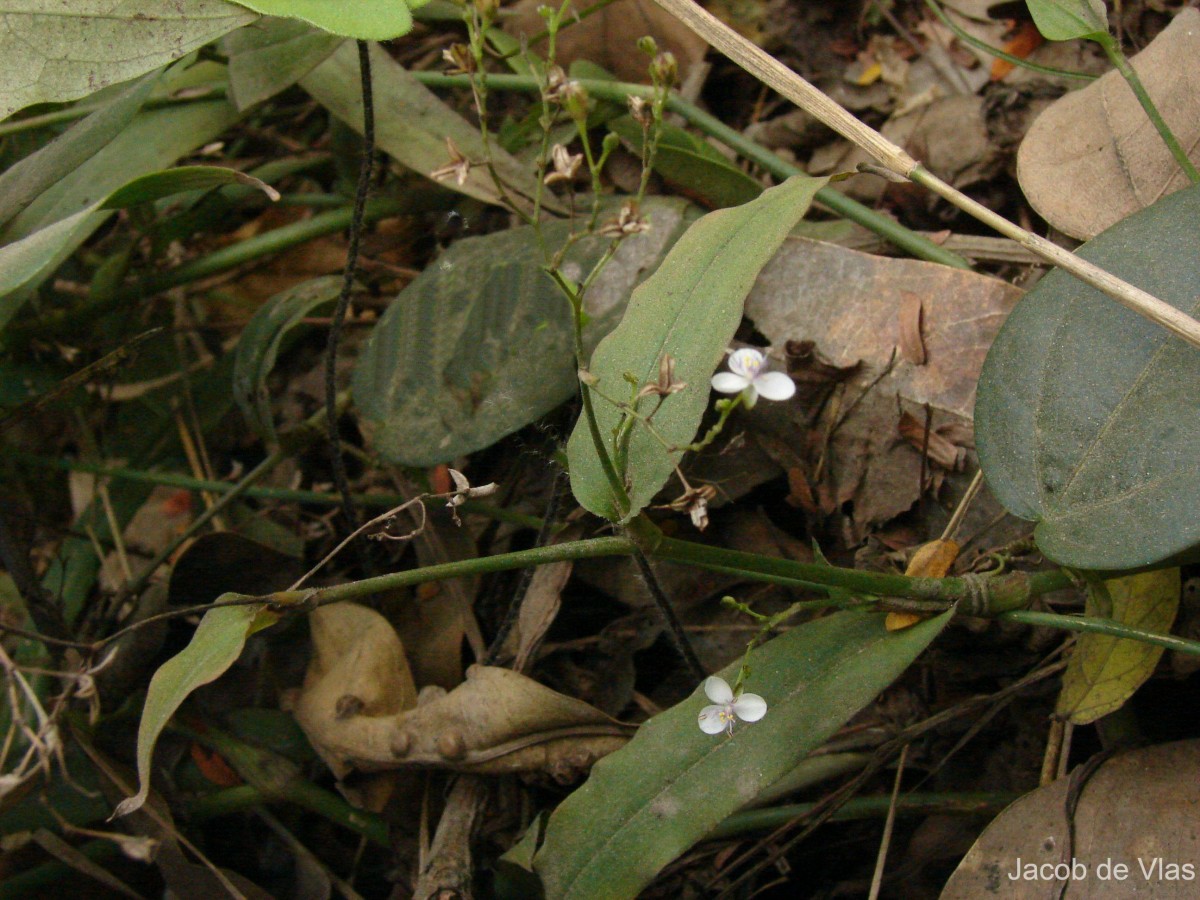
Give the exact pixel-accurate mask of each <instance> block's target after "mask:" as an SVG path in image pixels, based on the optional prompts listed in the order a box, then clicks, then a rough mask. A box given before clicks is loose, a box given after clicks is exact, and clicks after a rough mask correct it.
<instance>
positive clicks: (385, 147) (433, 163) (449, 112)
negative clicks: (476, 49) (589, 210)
mask: <svg viewBox="0 0 1200 900" xmlns="http://www.w3.org/2000/svg"><path fill="white" fill-rule="evenodd" d="M0 2H2V0H0ZM370 55H371V79H372V81H373V82H374V85H375V87H374V91H375V97H376V98H377V99H376V102H375V143H376V145H377V146H378V147H379V149H380V150H382V151H383V152H384V153H387V154H388V155H389V156H391V157H393V158H394V159H395V160H396V161H397V162H399V163H401V164H402V165H405V166H407V167H408V168H410V169H412V170H413V171H414V172H417V173H418V174H420V175H425V176H428V175H429V173H431V172H433V171H434V170H435V169H438V168H440V167H442V166H444V165H445V164H446V163H447V162H448V161H449V160H450V151H449V149H448V147H447V146H446V142H447V140H449V141H451V142H453V144H454V146H455V147H457V148H458V150H459V151H460V152H461V153H462V155H463V156H464V157H466V158H467V159H469V160H470V161H471V162H472V163H473V164H474V165H473V166H472V169H471V171H470V172H469V173H468V175H467V178H466V180H465V181H464V182H463V183H462V184H461V185H460V184H459V183H458V181H457V179H455V178H450V179H447V180H445V181H440V182H438V183H439V184H441V185H442V186H443V187H445V188H448V189H450V190H455V191H461V192H462V193H464V194H467V195H468V196H471V197H477V198H479V199H480V200H483V201H484V202H486V203H497V204H503V201H502V199H501V197H500V194H499V193H498V192H497V190H496V185H495V183H494V182H493V181H492V176H491V175H490V174H489V172H488V167H487V166H483V165H480V163H482V162H483V161H484V160H488V159H490V161H491V163H492V166H493V167H494V168H495V170H496V172H497V174H498V175H499V176H500V178H501V180H502V181H503V182H504V184H505V185H506V186H507V188H508V191H509V192H510V194H517V195H519V196H518V198H517V199H518V200H519V199H520V197H532V196H533V195H534V194H535V193H536V192H537V178H536V177H534V171H533V168H532V167H531V166H526V165H525V164H524V163H521V162H519V161H518V160H517V159H516V158H514V157H513V156H510V155H509V154H508V153H505V152H504V151H503V150H502V149H501V148H499V147H498V146H497V145H496V142H495V141H492V142H491V146H490V148H488V147H484V144H483V138H482V137H481V136H480V134H479V127H478V126H477V125H473V124H472V123H470V122H468V121H467V120H466V119H464V118H463V117H462V116H460V115H459V114H458V113H457V112H455V111H454V110H453V109H451V108H450V107H449V106H447V105H446V104H445V103H443V102H442V101H441V100H439V99H438V97H437V96H436V95H435V94H434V93H433V92H432V91H430V90H429V89H428V88H426V87H425V86H424V85H422V84H421V83H420V82H418V81H417V80H416V78H414V77H413V76H412V74H411V73H409V72H408V71H406V70H405V68H404V67H403V66H401V65H400V64H399V63H398V62H396V61H395V60H394V59H392V58H391V57H390V56H389V55H388V53H387V51H386V50H384V49H383V48H382V47H379V46H377V45H374V44H372V45H371V50H370ZM300 86H301V87H303V88H304V89H305V90H306V91H308V92H309V93H310V94H311V95H312V96H313V98H314V99H315V100H316V101H317V102H318V103H320V104H321V105H322V106H324V107H325V108H326V109H328V110H329V111H330V112H331V113H333V114H334V115H335V116H337V117H338V118H339V119H341V120H342V121H343V122H345V123H346V124H347V125H349V126H350V127H351V128H353V129H355V130H356V131H359V132H360V133H361V131H362V123H363V117H362V87H361V78H360V76H359V71H358V50H357V49H356V48H355V46H354V43H353V42H352V41H346V42H345V43H343V45H342V46H341V47H339V48H338V49H337V50H336V51H335V52H334V53H333V55H332V56H330V57H329V59H327V60H325V62H323V63H321V65H319V66H317V67H316V68H315V69H313V70H312V71H311V72H309V73H308V74H307V75H305V76H304V77H303V78H302V79H300ZM378 98H387V99H386V101H384V100H380V99H378ZM542 205H543V208H545V209H549V210H550V211H552V212H553V211H559V212H565V211H566V210H565V207H563V205H562V204H561V203H560V202H559V201H558V200H557V199H555V198H554V197H552V196H548V195H544V196H543V204H542Z"/></svg>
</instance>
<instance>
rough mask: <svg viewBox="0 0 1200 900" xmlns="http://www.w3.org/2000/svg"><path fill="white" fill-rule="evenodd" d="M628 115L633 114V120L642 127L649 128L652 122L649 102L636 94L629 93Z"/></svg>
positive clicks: (652, 117)
mask: <svg viewBox="0 0 1200 900" xmlns="http://www.w3.org/2000/svg"><path fill="white" fill-rule="evenodd" d="M629 115H631V116H633V121H635V122H637V123H638V124H639V125H641V126H642V127H643V128H649V127H650V126H651V125H652V124H653V123H654V116H653V114H651V112H650V104H649V103H647V102H646V98H645V97H639V96H637V95H636V94H630V95H629Z"/></svg>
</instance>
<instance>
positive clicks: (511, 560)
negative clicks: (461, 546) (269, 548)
mask: <svg viewBox="0 0 1200 900" xmlns="http://www.w3.org/2000/svg"><path fill="white" fill-rule="evenodd" d="M632 553H633V542H632V541H631V540H629V539H628V538H624V537H600V538H588V539H587V540H582V541H565V542H564V543H561V544H550V545H549V546H545V547H531V548H530V549H528V550H517V551H514V552H512V553H498V554H496V555H495V556H483V557H477V558H475V559H464V560H460V561H458V562H450V563H441V564H439V565H436V566H425V567H423V568H420V569H408V570H406V571H404V572H391V573H389V574H387V575H377V576H375V577H374V578H364V579H363V580H361V581H352V582H350V583H349V584H339V585H334V586H333V587H327V588H318V589H317V590H314V591H307V592H306V591H301V592H299V593H302V594H304V600H305V604H306V605H308V606H323V605H325V604H326V603H341V602H343V601H345V600H358V599H361V598H363V597H369V596H370V595H371V594H373V593H376V592H378V591H389V590H393V589H394V588H400V587H409V586H410V585H414V584H423V583H425V582H427V581H444V580H445V579H447V578H460V577H463V576H468V575H480V574H484V573H487V572H506V571H509V570H510V569H521V568H524V567H525V566H540V565H543V564H544V563H551V562H562V561H563V560H568V559H593V558H595V557H599V556H629V555H631V554H632Z"/></svg>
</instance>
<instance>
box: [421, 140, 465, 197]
mask: <svg viewBox="0 0 1200 900" xmlns="http://www.w3.org/2000/svg"><path fill="white" fill-rule="evenodd" d="M446 151H447V152H448V153H449V154H450V162H448V163H446V165H444V166H442V167H440V168H437V169H434V170H433V171H432V172H430V173H429V177H430V178H432V179H433V180H434V181H444V180H446V179H447V178H453V179H454V181H455V182H456V183H457V184H458V185H459V186H460V187H461V186H462V185H464V184H466V182H467V176H468V175H470V174H471V161H470V160H469V159H467V158H466V157H465V156H463V154H462V151H461V150H459V149H458V147H457V146H456V145H455V143H454V141H452V140H451V139H450V138H446Z"/></svg>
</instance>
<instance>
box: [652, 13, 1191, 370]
mask: <svg viewBox="0 0 1200 900" xmlns="http://www.w3.org/2000/svg"><path fill="white" fill-rule="evenodd" d="M654 2H655V3H657V4H658V5H659V6H661V7H662V8H663V9H665V10H666V11H667V12H669V13H671V15H673V16H675V17H676V18H677V19H679V21H681V22H682V23H683V24H684V25H686V26H687V27H688V28H690V29H691V30H692V31H694V32H695V33H696V34H698V35H700V37H702V38H704V40H706V41H707V42H708V43H709V44H710V45H711V46H712V47H714V48H716V49H717V50H719V51H720V52H721V53H723V54H725V55H726V56H727V57H729V58H730V59H731V60H733V61H734V62H735V63H737V64H738V65H739V66H741V67H742V68H743V69H745V70H746V71H747V72H749V73H750V74H751V75H753V76H754V77H755V78H757V79H758V80H759V81H761V82H762V83H763V84H765V85H767V86H768V87H769V88H771V89H772V90H774V91H776V92H777V93H779V94H780V95H781V96H783V97H786V98H787V99H788V100H791V101H792V102H793V103H795V104H796V105H797V106H799V107H800V108H801V109H803V110H804V111H805V112H807V113H808V114H809V115H811V116H813V117H814V118H816V119H818V120H820V121H821V122H823V123H824V124H825V125H828V126H829V127H830V128H832V129H833V130H834V131H836V132H837V133H838V134H840V135H841V136H842V137H844V138H846V139H847V140H848V141H850V142H851V143H853V144H854V145H855V146H857V147H860V148H861V149H863V150H864V151H866V152H867V153H869V154H870V155H871V156H872V157H873V158H874V159H876V160H877V161H878V162H879V165H880V166H882V167H883V168H884V169H886V170H888V171H889V172H893V173H895V174H896V175H899V176H902V177H903V178H906V179H908V180H911V181H913V182H915V183H917V184H920V185H923V186H924V187H926V188H928V189H929V190H931V191H933V192H934V193H935V194H937V195H938V196H940V197H943V198H945V199H946V200H948V201H949V202H950V203H953V204H954V205H955V206H956V207H958V208H959V209H961V210H962V211H963V212H965V213H967V214H968V215H970V216H973V217H974V218H976V219H978V220H979V221H981V222H983V223H984V224H985V225H988V226H989V227H991V228H993V229H995V230H996V231H998V232H999V233H1000V234H1003V235H1005V236H1006V237H1010V238H1012V239H1013V240H1015V241H1017V242H1018V243H1019V244H1021V246H1023V247H1026V248H1028V249H1029V250H1031V251H1032V252H1034V253H1036V254H1037V255H1038V256H1039V257H1041V258H1042V259H1044V260H1046V261H1047V262H1049V263H1052V264H1053V265H1056V266H1058V267H1059V268H1061V269H1064V270H1066V271H1067V272H1070V273H1071V274H1072V275H1074V276H1075V277H1076V278H1078V279H1079V280H1081V281H1083V282H1085V283H1087V284H1090V285H1091V286H1092V287H1094V288H1096V289H1097V290H1099V291H1102V292H1103V293H1104V294H1107V295H1108V296H1109V297H1112V298H1113V299H1114V300H1116V301H1117V302H1118V303H1120V304H1122V305H1123V306H1125V307H1127V308H1129V309H1131V310H1133V311H1134V312H1136V313H1138V314H1140V315H1143V316H1145V317H1146V318H1147V319H1149V320H1150V321H1152V322H1154V323H1156V324H1158V325H1161V326H1162V327H1163V328H1165V329H1167V330H1168V331H1170V332H1171V333H1172V334H1175V335H1177V336H1178V337H1180V338H1182V339H1183V340H1185V341H1187V342H1188V343H1189V344H1191V345H1192V346H1193V347H1196V348H1200V322H1197V321H1196V320H1195V319H1193V318H1192V317H1191V316H1189V315H1187V314H1186V313H1183V312H1181V311H1180V310H1178V309H1176V308H1175V307H1174V306H1171V304H1169V303H1165V302H1163V301H1162V300H1160V299H1158V298H1157V297H1155V296H1153V295H1152V294H1149V293H1147V292H1146V291H1143V290H1142V289H1141V288H1137V287H1134V286H1133V285H1131V284H1129V283H1128V282H1126V281H1123V280H1121V279H1120V278H1117V277H1116V276H1115V275H1113V274H1111V273H1109V272H1107V271H1105V270H1104V269H1101V268H1100V267H1099V266H1097V265H1094V264H1093V263H1090V262H1088V261H1087V260H1084V259H1081V258H1080V257H1078V256H1076V255H1075V254H1074V253H1071V252H1070V251H1068V250H1064V249H1063V248H1062V247H1059V246H1057V245H1056V244H1053V243H1051V242H1050V241H1047V240H1046V239H1045V238H1041V237H1038V236H1037V235H1035V234H1032V233H1031V232H1028V231H1026V230H1025V229H1023V228H1021V227H1020V226H1018V225H1015V224H1013V223H1012V222H1009V221H1008V220H1007V219H1005V218H1004V217H1003V216H1000V215H997V214H996V213H994V212H992V211H991V210H990V209H988V208H987V207H985V206H982V205H980V204H979V203H976V202H975V201H974V200H972V199H971V198H970V197H967V196H966V195H965V194H963V193H962V192H960V191H958V190H955V189H954V188H953V187H951V186H950V185H948V184H946V183H945V182H944V181H942V180H941V179H939V178H937V177H936V176H935V175H933V174H932V173H930V172H929V170H928V169H925V168H924V167H922V166H921V164H920V163H919V162H918V161H917V160H915V159H913V158H912V157H911V156H909V154H908V153H906V152H905V151H904V149H903V148H901V147H898V146H897V145H895V144H893V143H892V142H891V141H889V140H888V139H887V138H885V137H884V136H883V135H882V134H880V133H879V132H878V131H876V130H875V129H873V128H871V127H870V126H869V125H866V124H864V123H863V122H861V121H859V120H858V119H857V118H855V117H854V116H853V115H852V114H851V113H849V112H847V111H846V110H845V109H843V108H842V107H841V106H839V105H838V104H837V103H835V102H834V101H833V100H831V99H830V98H829V97H827V96H825V94H823V93H821V92H820V91H819V90H817V88H815V87H813V86H812V85H811V84H809V83H808V82H807V81H805V80H804V79H803V78H801V77H800V76H799V75H797V74H796V73H795V72H793V71H792V70H791V69H789V68H788V67H787V66H785V65H784V64H783V63H781V62H779V60H777V59H775V58H774V57H773V56H771V55H770V54H768V53H766V52H765V51H763V50H762V48H760V47H758V46H757V45H756V44H754V43H752V42H750V41H749V40H747V39H746V38H744V37H742V36H741V35H740V34H738V33H737V32H736V31H734V30H733V29H731V28H730V27H729V26H727V25H726V24H725V23H723V22H721V21H720V20H719V19H717V18H716V17H714V16H712V15H711V14H710V13H708V12H707V11H705V10H704V9H702V8H700V7H699V6H697V5H696V4H695V3H693V2H692V0H654Z"/></svg>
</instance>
